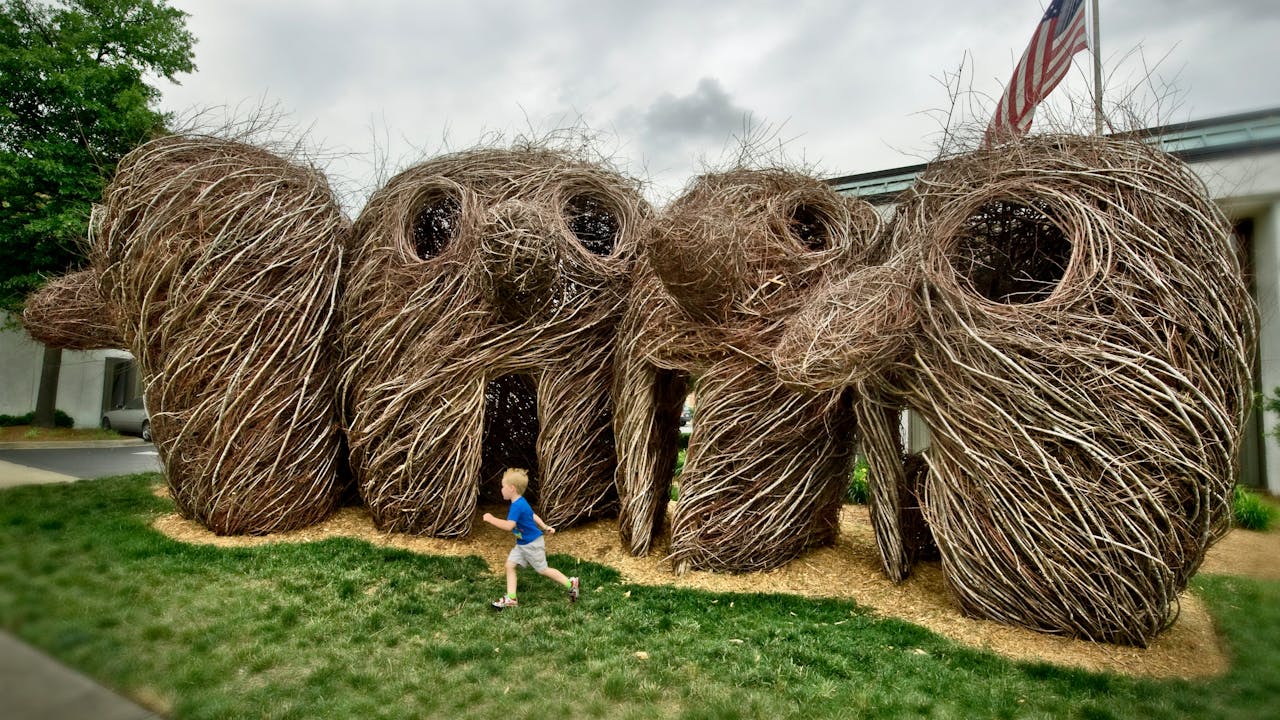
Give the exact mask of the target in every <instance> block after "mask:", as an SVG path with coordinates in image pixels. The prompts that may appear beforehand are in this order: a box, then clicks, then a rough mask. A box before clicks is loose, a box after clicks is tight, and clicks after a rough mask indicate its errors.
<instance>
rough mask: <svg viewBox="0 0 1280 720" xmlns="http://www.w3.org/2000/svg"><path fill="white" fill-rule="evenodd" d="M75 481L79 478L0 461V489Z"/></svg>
mask: <svg viewBox="0 0 1280 720" xmlns="http://www.w3.org/2000/svg"><path fill="white" fill-rule="evenodd" d="M76 480H79V478H74V477H71V476H70V475H63V474H61V473H56V472H49V471H48V470H41V469H39V468H33V467H27V466H26V465H19V464H17V463H11V462H5V461H4V460H0V488H7V487H17V486H18V485H44V484H46V483H60V482H75V481H76Z"/></svg>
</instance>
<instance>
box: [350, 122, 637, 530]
mask: <svg viewBox="0 0 1280 720" xmlns="http://www.w3.org/2000/svg"><path fill="white" fill-rule="evenodd" d="M649 223H650V212H649V210H648V208H647V206H646V205H645V204H644V202H643V201H642V200H641V199H640V195H639V190H638V188H637V187H636V186H635V185H634V184H633V183H631V182H629V181H627V180H625V179H624V178H622V177H621V176H619V175H617V174H615V173H613V172H611V171H608V170H605V169H603V168H601V167H599V166H598V165H595V164H592V163H589V162H586V161H584V160H580V159H577V158H575V157H573V156H571V155H569V154H567V153H561V152H556V151H552V150H550V149H547V148H540V147H528V148H518V149H514V150H488V149H482V150H475V151H470V152H464V153H460V154H456V155H451V156H446V157H442V158H438V159H436V160H432V161H429V162H427V163H424V164H422V165H419V166H416V167H414V168H411V169H409V170H407V171H405V172H403V173H401V174H400V175H398V176H396V177H395V178H393V179H392V180H391V181H390V182H389V183H388V184H387V185H386V186H385V187H384V188H382V189H381V190H380V191H378V193H376V194H375V195H374V196H373V197H372V198H371V199H370V201H369V204H368V206H367V207H366V208H365V210H364V212H363V213H362V214H361V216H360V218H359V220H358V221H357V222H356V226H355V243H354V245H353V247H354V248H355V255H354V257H353V261H352V263H351V267H350V273H349V278H348V282H347V288H346V292H345V293H344V295H343V300H342V309H343V321H342V329H341V337H342V349H343V356H344V358H345V365H344V370H343V374H342V379H341V388H342V394H343V403H344V409H345V417H346V424H347V429H348V436H349V442H350V450H351V465H352V469H353V471H354V472H355V475H356V480H357V483H358V485H359V488H360V492H361V495H362V496H363V498H364V500H365V502H366V503H367V504H368V505H369V508H370V510H371V511H372V513H373V517H374V521H375V522H376V523H377V524H378V526H379V527H381V528H384V529H388V530H399V531H408V532H416V533H425V534H431V535H437V536H445V537H448V536H457V535H463V534H465V533H466V532H468V530H469V529H470V527H471V522H472V519H473V518H472V515H473V510H474V508H475V504H476V501H477V497H478V494H479V492H480V488H481V486H482V484H488V485H492V486H493V487H494V488H496V487H497V476H498V475H500V474H501V471H502V470H503V469H504V468H505V467H507V466H508V465H520V464H524V463H527V462H529V461H530V459H531V457H530V456H531V455H534V456H535V457H536V461H537V464H536V465H535V466H533V467H529V470H530V471H531V479H532V480H533V484H532V486H531V487H532V490H531V492H532V493H535V494H536V496H537V500H538V502H539V511H540V514H541V515H542V516H544V517H545V518H546V519H547V521H548V522H550V523H552V524H556V525H559V524H568V523H573V522H577V521H580V520H583V519H586V518H589V517H594V516H598V515H601V514H604V513H609V512H612V511H613V509H614V508H615V507H616V505H617V501H616V491H615V490H614V485H613V473H614V467H615V451H614V444H613V433H612V427H611V422H612V417H613V406H612V401H611V398H610V394H609V390H610V387H611V385H612V381H613V339H614V336H615V334H616V332H617V329H616V326H617V323H618V321H619V319H620V318H621V314H622V302H623V300H624V298H625V297H626V295H627V291H628V287H629V286H630V282H631V271H632V264H633V258H634V256H635V252H636V247H637V244H638V239H639V237H640V236H641V235H642V234H643V233H645V232H647V231H648V227H649ZM486 395H487V397H488V400H486ZM486 406H488V407H487V408H486ZM503 412H507V413H511V412H515V413H520V414H522V417H517V418H512V417H495V416H494V414H495V413H503ZM529 413H536V416H535V417H533V418H530V417H528V414H529ZM482 469H486V470H487V472H488V473H490V475H488V476H486V477H485V478H482V477H481V473H482ZM485 481H488V482H485Z"/></svg>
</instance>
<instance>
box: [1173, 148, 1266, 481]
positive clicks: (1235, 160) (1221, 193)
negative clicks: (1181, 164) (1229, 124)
mask: <svg viewBox="0 0 1280 720" xmlns="http://www.w3.org/2000/svg"><path fill="white" fill-rule="evenodd" d="M1191 168H1192V169H1193V170H1194V171H1195V172H1196V175H1197V176H1199V177H1200V179H1201V180H1202V181H1203V182H1204V183H1205V186H1206V187H1207V188H1208V190H1209V195H1210V197H1212V198H1213V199H1214V200H1216V201H1217V202H1218V204H1219V206H1220V207H1221V208H1222V210H1223V212H1225V213H1226V214H1227V216H1228V217H1230V218H1231V219H1232V220H1233V221H1236V222H1239V221H1241V220H1252V221H1253V237H1252V246H1251V254H1252V256H1253V274H1254V285H1255V293H1256V295H1255V299H1256V300H1257V302H1258V318H1259V323H1258V378H1257V387H1258V389H1259V390H1260V391H1261V392H1262V393H1264V394H1267V393H1270V392H1271V391H1272V390H1274V389H1275V388H1276V387H1280V150H1270V151H1266V152H1255V153H1250V154H1247V155H1238V156H1234V157H1229V158H1225V159H1217V160H1212V161H1206V162H1198V163H1191ZM1260 413H1261V414H1260V417H1259V420H1260V421H1261V426H1262V435H1263V437H1262V438H1261V439H1260V442H1259V443H1258V446H1259V448H1260V450H1259V454H1260V455H1261V457H1259V458H1257V459H1256V462H1257V463H1258V466H1259V468H1260V470H1261V471H1262V475H1263V478H1262V481H1263V484H1264V485H1265V486H1266V488H1267V490H1268V491H1269V492H1271V493H1272V494H1277V495H1280V443H1277V441H1276V440H1275V438H1274V437H1273V433H1274V432H1275V430H1276V428H1277V426H1278V425H1280V417H1278V416H1277V415H1276V414H1275V413H1265V412H1261V411H1260ZM1247 447H1248V444H1247V443H1246V448H1247ZM1248 462H1250V459H1248V458H1246V459H1244V463H1246V464H1247V463H1248Z"/></svg>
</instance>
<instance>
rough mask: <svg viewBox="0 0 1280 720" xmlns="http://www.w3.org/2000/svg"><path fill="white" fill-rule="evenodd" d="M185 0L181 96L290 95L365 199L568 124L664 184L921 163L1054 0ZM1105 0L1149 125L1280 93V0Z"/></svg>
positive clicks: (246, 100) (1116, 69)
mask: <svg viewBox="0 0 1280 720" xmlns="http://www.w3.org/2000/svg"><path fill="white" fill-rule="evenodd" d="M172 4H173V5H175V6H177V7H179V8H181V9H183V10H185V11H186V12H188V13H189V14H190V18H189V20H188V26H189V28H190V29H191V30H192V32H193V33H194V34H195V36H196V38H197V45H196V65H197V68H198V69H197V71H196V72H195V73H194V74H191V75H185V76H181V77H180V78H179V80H180V82H181V84H180V85H176V86H175V85H171V84H169V83H167V82H163V81H162V82H161V83H160V86H161V88H162V90H163V92H164V100H163V105H164V108H165V109H167V110H170V111H174V112H176V113H179V114H180V115H185V116H190V115H191V113H192V112H194V111H195V110H197V109H205V108H214V110H213V112H212V113H210V114H207V115H206V117H215V118H226V117H228V116H229V117H231V118H234V119H243V118H245V117H247V116H250V115H253V114H254V113H255V112H257V109H258V108H260V107H268V108H271V109H272V110H273V111H274V112H276V113H278V114H281V115H282V116H283V123H282V125H283V126H285V127H291V128H294V129H296V130H300V131H303V132H305V135H306V139H307V144H308V146H310V147H312V148H315V149H318V150H320V151H322V154H321V155H320V156H319V157H321V158H323V159H322V164H323V166H324V167H325V168H326V170H327V172H328V173H329V175H330V177H331V179H333V180H334V183H335V185H336V186H337V187H338V188H339V189H340V191H341V192H342V193H343V194H344V198H345V199H344V202H345V203H346V205H347V206H348V210H349V211H351V212H355V211H357V210H358V209H359V208H360V206H361V205H362V204H363V202H364V199H365V197H366V196H367V194H368V193H369V192H370V191H372V190H373V189H374V188H375V187H376V186H377V184H378V183H379V182H380V180H379V177H385V173H386V172H394V171H396V170H399V169H403V168H404V167H406V166H407V165H409V164H411V163H413V162H415V161H417V160H420V159H423V158H424V157H426V156H430V155H433V154H438V153H441V152H446V151H450V150H462V149H466V148H468V147H471V146H473V145H475V144H477V143H480V142H489V141H492V140H493V138H495V137H500V138H507V139H510V138H515V137H518V136H540V135H545V134H547V133H549V132H552V131H555V130H557V129H561V128H569V127H579V128H582V127H585V128H589V130H590V131H591V132H592V133H593V134H594V135H595V137H596V140H595V146H596V147H597V148H598V149H599V151H600V152H601V153H603V154H604V155H606V156H608V157H611V158H612V159H613V161H614V163H615V164H616V165H617V166H619V167H620V168H621V169H622V170H624V171H625V172H628V173H630V174H631V175H633V176H636V177H639V178H641V179H643V180H645V181H646V182H648V183H649V190H648V194H649V196H650V199H652V200H654V201H655V202H658V203H661V202H664V201H665V200H667V199H669V198H670V197H671V196H672V194H673V193H676V192H678V191H679V189H680V188H681V187H682V186H683V185H684V183H685V182H686V181H688V180H689V179H690V178H691V177H692V176H693V175H694V174H696V173H697V172H698V171H699V170H700V169H701V168H704V167H708V166H711V167H718V166H723V165H724V164H725V163H728V162H732V161H733V159H734V158H735V157H737V156H738V153H739V149H740V148H741V147H742V145H743V142H744V139H745V140H747V141H749V142H751V143H752V144H753V145H754V146H755V147H757V148H764V149H765V150H766V151H768V152H767V155H768V156H769V157H771V158H774V157H776V158H780V159H782V160H783V161H785V162H788V163H790V164H792V165H796V164H800V165H803V166H805V167H808V168H810V169H811V170H812V171H813V172H815V173H817V174H819V175H821V176H836V175H847V174H853V173H860V172H868V171H873V170H882V169H886V168H892V167H898V166H901V165H907V164H913V163H917V162H921V161H923V160H925V159H927V158H928V157H930V156H932V155H933V154H934V153H935V152H936V149H937V147H938V143H939V142H940V140H941V138H942V130H943V128H944V127H945V126H946V124H947V120H946V116H947V114H948V112H950V111H951V110H952V109H954V111H955V112H954V113H952V114H953V116H956V117H959V118H960V121H961V122H970V123H974V122H978V123H983V122H985V121H986V119H987V113H989V112H990V109H991V108H992V107H994V102H995V99H997V98H998V97H999V95H1000V93H1001V92H1002V91H1003V87H1004V83H1005V81H1006V80H1007V79H1008V76H1009V73H1010V72H1011V70H1012V68H1013V65H1014V64H1015V63H1016V62H1017V60H1018V58H1019V56H1021V54H1022V51H1023V49H1024V48H1025V46H1026V43H1027V41H1028V40H1029V39H1030V36H1031V32H1032V30H1033V29H1034V26H1035V25H1036V23H1037V21H1038V20H1039V18H1040V15H1041V13H1042V11H1043V8H1044V5H1045V4H1047V0H971V1H970V2H967V3H956V2H942V1H941V0H895V1H893V2H857V3H855V2H842V1H840V0H785V1H784V0H777V1H773V0H769V1H766V0H758V1H748V0H702V1H699V2H692V1H676V0H641V1H640V2H617V1H614V0H603V1H600V0H596V1H595V2H588V1H587V0H581V1H579V0H523V1H517V0H507V1H506V2H498V1H496V0H466V1H465V2H463V1H458V2H443V1H439V0H436V1H428V0H364V2H359V3H356V2H343V1H341V0H270V1H264V0H172ZM1100 15H1101V18H1102V51H1103V66H1104V73H1105V74H1106V76H1107V77H1106V79H1105V80H1104V87H1105V89H1106V97H1107V100H1106V103H1107V104H1108V105H1114V104H1116V103H1122V102H1123V103H1125V104H1126V105H1127V106H1128V107H1131V108H1134V109H1136V110H1137V111H1138V112H1139V113H1141V115H1142V116H1143V117H1144V119H1146V120H1147V121H1149V122H1150V123H1151V124H1157V123H1169V122H1182V121H1186V120H1193V119H1200V118H1206V117H1214V116H1218V115H1224V114H1229V113H1236V112H1245V111H1250V110H1257V109H1263V108H1270V107H1276V106H1280V72H1277V68H1280V42H1277V38H1280V3H1277V2H1275V0H1217V2H1204V1H1203V0H1123V1H1122V0H1101V13H1100ZM1091 77H1092V70H1091V69H1090V65H1089V62H1088V60H1087V56H1086V55H1084V54H1081V55H1079V56H1077V62H1076V66H1075V68H1074V69H1073V70H1072V72H1071V74H1070V75H1069V76H1068V79H1067V80H1066V81H1065V82H1064V83H1063V85H1061V86H1059V89H1058V90H1057V91H1056V92H1055V96H1054V98H1053V107H1052V108H1050V109H1049V110H1050V111H1051V112H1053V113H1054V114H1056V115H1057V116H1059V117H1066V116H1069V115H1070V114H1071V103H1070V100H1071V99H1072V98H1075V99H1079V98H1087V97H1088V93H1089V92H1090V90H1089V82H1090V78H1091ZM948 86H950V87H951V88H953V89H959V90H960V91H961V94H960V97H959V99H958V100H957V101H956V102H954V103H953V101H952V97H951V96H952V94H953V93H952V92H950V91H949V90H948ZM1048 115H1049V112H1042V113H1041V115H1040V116H1045V117H1047V116H1048ZM1040 116H1038V117H1040ZM952 124H953V125H954V124H956V121H954V120H953V121H952ZM380 172H382V173H384V174H383V175H379V173H380Z"/></svg>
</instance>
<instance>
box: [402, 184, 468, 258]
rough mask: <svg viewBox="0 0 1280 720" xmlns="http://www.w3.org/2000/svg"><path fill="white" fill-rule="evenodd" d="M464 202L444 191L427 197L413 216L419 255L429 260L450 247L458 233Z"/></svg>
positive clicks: (414, 239) (414, 246)
mask: <svg viewBox="0 0 1280 720" xmlns="http://www.w3.org/2000/svg"><path fill="white" fill-rule="evenodd" d="M461 215H462V204H461V203H460V202H458V199H457V198H455V197H453V196H451V195H446V194H444V193H439V194H433V195H430V196H428V197H427V198H426V200H425V202H423V204H422V208H421V209H420V210H418V213H417V214H416V215H415V216H414V218H413V249H414V252H416V253H417V255H418V257H419V258H421V259H423V260H429V259H431V258H433V257H436V256H438V255H439V254H440V253H442V252H444V251H445V249H446V248H448V247H449V243H450V242H451V241H452V240H453V238H454V237H455V236H456V235H457V233H458V225H459V217H460V216H461Z"/></svg>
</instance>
